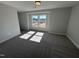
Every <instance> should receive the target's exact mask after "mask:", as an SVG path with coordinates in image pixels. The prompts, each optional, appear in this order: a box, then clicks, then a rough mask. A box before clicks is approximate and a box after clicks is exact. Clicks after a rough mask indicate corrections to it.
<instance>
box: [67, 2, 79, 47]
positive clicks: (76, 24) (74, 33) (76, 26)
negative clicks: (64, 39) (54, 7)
mask: <svg viewBox="0 0 79 59" xmlns="http://www.w3.org/2000/svg"><path fill="white" fill-rule="evenodd" d="M67 35H68V37H69V38H70V39H71V41H72V42H73V43H74V44H75V45H76V46H77V47H78V48H79V4H78V5H76V6H75V7H73V8H72V13H71V17H70V21H69V25H68V31H67Z"/></svg>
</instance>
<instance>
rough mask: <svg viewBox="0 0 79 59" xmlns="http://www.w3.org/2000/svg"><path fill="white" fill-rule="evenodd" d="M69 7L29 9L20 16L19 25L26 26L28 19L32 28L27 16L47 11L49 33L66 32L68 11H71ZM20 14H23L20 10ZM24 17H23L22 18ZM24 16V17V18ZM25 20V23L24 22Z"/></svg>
mask: <svg viewBox="0 0 79 59" xmlns="http://www.w3.org/2000/svg"><path fill="white" fill-rule="evenodd" d="M71 9H72V8H71V7H68V8H58V9H51V10H41V11H31V12H25V13H26V14H27V15H25V16H23V17H21V18H20V20H21V21H22V22H21V23H22V24H21V25H22V26H25V27H28V26H27V23H28V21H29V28H32V26H31V25H30V24H31V21H30V20H31V19H30V17H26V16H29V15H30V14H36V13H45V12H46V13H48V17H49V18H48V26H49V27H48V29H47V31H48V32H51V33H57V34H65V33H66V32H67V24H68V21H69V17H70V13H71ZM20 14H23V13H22V12H21V13H20ZM23 18H24V19H23ZM25 18H26V19H25ZM26 20H28V21H27V23H26Z"/></svg>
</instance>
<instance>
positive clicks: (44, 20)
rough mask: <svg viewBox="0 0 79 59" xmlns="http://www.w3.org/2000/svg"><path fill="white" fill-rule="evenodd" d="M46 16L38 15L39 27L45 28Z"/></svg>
mask: <svg viewBox="0 0 79 59" xmlns="http://www.w3.org/2000/svg"><path fill="white" fill-rule="evenodd" d="M46 17H47V16H46V15H40V16H39V20H40V21H39V27H41V28H46Z"/></svg>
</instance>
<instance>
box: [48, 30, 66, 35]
mask: <svg viewBox="0 0 79 59" xmlns="http://www.w3.org/2000/svg"><path fill="white" fill-rule="evenodd" d="M48 33H51V34H57V35H66V33H55V32H50V31H48Z"/></svg>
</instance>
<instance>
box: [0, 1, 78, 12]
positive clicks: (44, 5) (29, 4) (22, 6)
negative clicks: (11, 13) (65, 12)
mask: <svg viewBox="0 0 79 59" xmlns="http://www.w3.org/2000/svg"><path fill="white" fill-rule="evenodd" d="M0 3H3V4H6V5H10V6H12V7H15V8H16V9H17V10H18V11H35V10H45V9H54V8H63V7H73V6H74V5H76V4H78V3H79V1H42V2H41V6H40V7H39V8H35V4H34V1H0Z"/></svg>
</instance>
